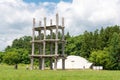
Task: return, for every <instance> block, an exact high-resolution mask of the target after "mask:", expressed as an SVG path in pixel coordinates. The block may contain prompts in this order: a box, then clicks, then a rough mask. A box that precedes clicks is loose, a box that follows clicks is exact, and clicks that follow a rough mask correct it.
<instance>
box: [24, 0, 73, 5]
mask: <svg viewBox="0 0 120 80" xmlns="http://www.w3.org/2000/svg"><path fill="white" fill-rule="evenodd" d="M24 1H25V2H27V3H31V2H34V3H36V4H37V3H39V2H54V3H59V2H60V1H64V2H72V0H24Z"/></svg>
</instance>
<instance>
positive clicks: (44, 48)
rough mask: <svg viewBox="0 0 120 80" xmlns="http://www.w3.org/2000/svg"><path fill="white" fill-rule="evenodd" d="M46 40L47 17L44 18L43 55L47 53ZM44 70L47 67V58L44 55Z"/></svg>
mask: <svg viewBox="0 0 120 80" xmlns="http://www.w3.org/2000/svg"><path fill="white" fill-rule="evenodd" d="M45 40H46V17H45V18H44V41H43V55H45V53H46V51H45V50H46V42H45ZM41 65H42V68H41V69H42V70H44V69H45V58H44V57H42V64H41Z"/></svg>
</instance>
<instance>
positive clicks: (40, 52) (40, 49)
mask: <svg viewBox="0 0 120 80" xmlns="http://www.w3.org/2000/svg"><path fill="white" fill-rule="evenodd" d="M39 27H41V21H39ZM38 35H39V40H41V30H40V31H38ZM39 54H40V55H41V54H42V45H41V43H39ZM41 65H42V59H41V57H39V69H42V66H41Z"/></svg>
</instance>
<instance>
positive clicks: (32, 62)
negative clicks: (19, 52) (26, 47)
mask: <svg viewBox="0 0 120 80" xmlns="http://www.w3.org/2000/svg"><path fill="white" fill-rule="evenodd" d="M32 31H33V34H32V55H34V51H35V47H34V46H35V44H34V40H35V39H34V37H35V18H33V29H32ZM33 64H34V57H31V70H33V66H34V65H33Z"/></svg>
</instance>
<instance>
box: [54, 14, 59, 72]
mask: <svg viewBox="0 0 120 80" xmlns="http://www.w3.org/2000/svg"><path fill="white" fill-rule="evenodd" d="M58 22H59V21H58V14H56V40H55V55H56V57H55V60H54V61H55V63H54V70H56V69H57V55H58V41H57V40H58V24H59V23H58Z"/></svg>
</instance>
